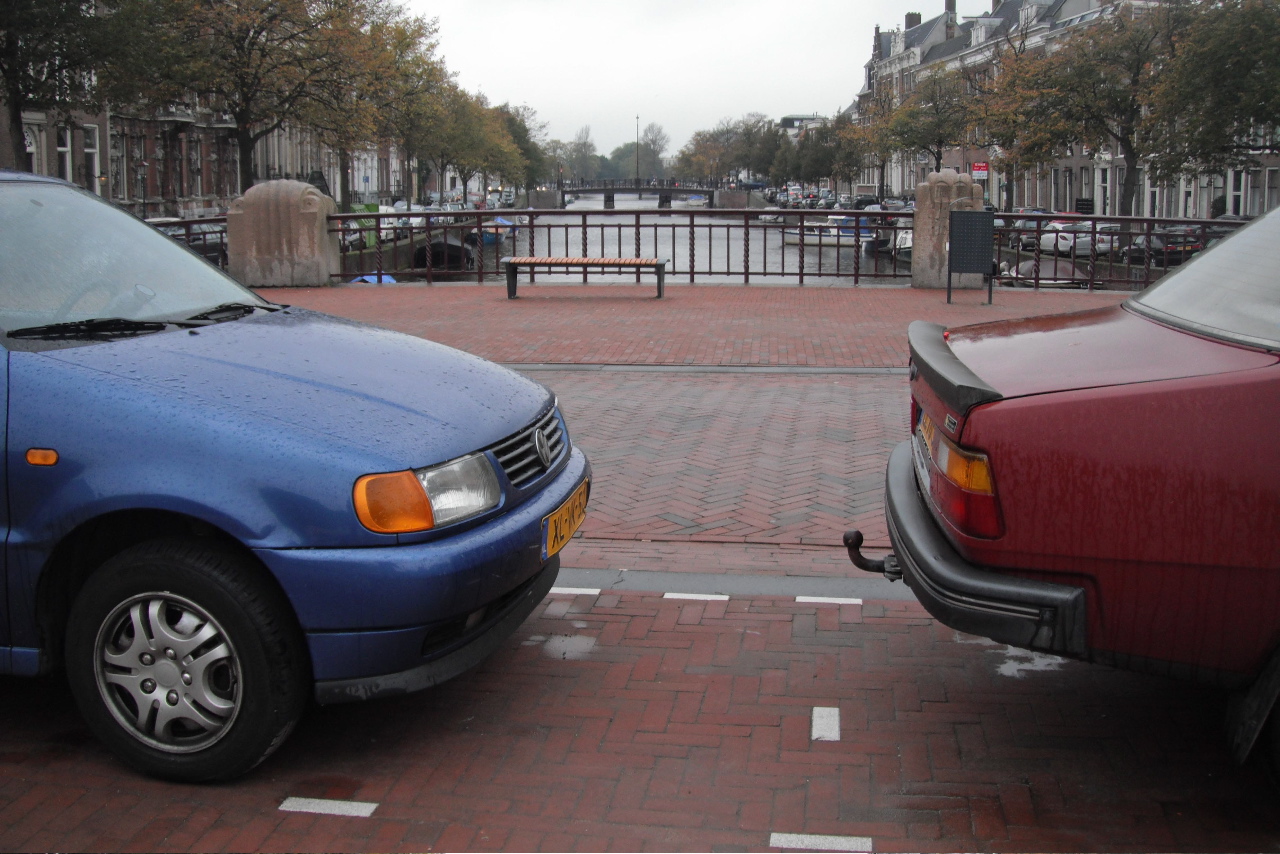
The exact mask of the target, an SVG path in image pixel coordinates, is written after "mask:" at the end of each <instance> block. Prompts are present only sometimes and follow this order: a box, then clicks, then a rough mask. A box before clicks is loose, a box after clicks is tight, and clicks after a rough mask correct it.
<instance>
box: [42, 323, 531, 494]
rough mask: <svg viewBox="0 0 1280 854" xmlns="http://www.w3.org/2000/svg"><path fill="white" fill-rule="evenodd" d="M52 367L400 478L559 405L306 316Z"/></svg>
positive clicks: (510, 381) (452, 353) (456, 359)
mask: <svg viewBox="0 0 1280 854" xmlns="http://www.w3.org/2000/svg"><path fill="white" fill-rule="evenodd" d="M44 355H46V356H49V357H50V358H53V359H59V360H62V361H66V362H70V363H74V364H77V365H80V366H82V367H85V368H90V369H93V370H97V371H102V372H104V373H107V374H111V375H113V376H115V377H118V378H120V379H122V380H126V381H131V382H138V383H145V384H148V385H152V386H156V387H160V388H163V389H165V390H166V391H168V392H170V393H172V394H174V395H175V396H183V397H185V398H186V399H188V400H190V401H192V403H193V404H196V405H200V406H202V407H204V408H207V410H208V411H209V413H210V415H211V416H215V417H228V418H235V417H241V418H256V419H266V420H272V421H276V422H279V423H280V424H281V426H282V427H289V428H294V429H300V430H306V431H310V432H312V433H318V434H323V435H325V436H328V437H330V438H332V439H334V440H336V441H339V442H341V443H343V444H344V445H346V446H348V447H351V448H359V449H361V450H362V451H363V452H365V453H368V454H372V455H376V456H379V457H384V458H385V459H386V461H387V464H388V467H389V469H393V468H396V467H401V466H403V467H408V466H413V467H417V466H423V465H431V464H434V463H438V462H443V461H445V460H448V459H453V458H455V457H458V456H461V455H463V454H467V453H470V452H472V451H475V450H478V449H480V448H483V447H486V446H488V445H490V444H493V443H494V442H496V441H498V440H500V439H503V438H506V437H507V436H509V435H511V434H512V433H515V432H516V431H517V430H519V429H520V428H522V427H524V426H525V425H527V424H528V423H529V422H530V421H532V420H533V419H534V418H535V417H536V416H537V415H538V414H539V413H541V412H542V411H543V410H544V409H545V408H546V407H548V406H549V405H550V404H551V400H552V397H551V393H550V392H549V391H548V390H547V389H546V388H544V387H543V386H541V385H539V384H537V383H535V382H533V381H532V380H528V379H526V378H524V377H522V376H520V375H519V374H517V373H515V372H514V371H510V370H508V369H506V368H503V367H501V366H499V365H496V364H494V363H492V362H488V361H486V360H484V359H480V358H478V357H476V356H472V355H469V354H467V353H463V352H462V351H460V350H455V349H453V348H451V347H446V346H444V345H442V344H436V343H434V342H431V341H426V340H423V339H421V338H414V337H412V336H409V335H404V334H401V333H398V332H391V331H388V330H385V329H379V328H376V327H372V326H367V325H364V324H361V323H356V322H354V321H349V320H343V319H341V318H335V317H330V316H328V315H324V314H319V313H317V312H312V311H307V310H303V309H296V308H291V309H286V310H283V311H277V312H274V313H272V314H269V315H260V316H256V317H248V318H244V319H242V320H236V321H230V322H226V323H220V324H216V325H212V326H207V327H201V328H199V329H197V330H193V331H173V332H164V333H158V334H153V335H147V336H143V337H139V338H136V339H132V340H127V341H115V342H111V343H106V344H99V345H93V346H86V347H76V348H72V349H66V350H53V351H46V352H45V354H44ZM197 402H198V404H197Z"/></svg>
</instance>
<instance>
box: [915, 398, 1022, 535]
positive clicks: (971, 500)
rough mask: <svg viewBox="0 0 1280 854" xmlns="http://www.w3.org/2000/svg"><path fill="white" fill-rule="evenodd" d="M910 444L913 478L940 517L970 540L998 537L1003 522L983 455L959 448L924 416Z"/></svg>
mask: <svg viewBox="0 0 1280 854" xmlns="http://www.w3.org/2000/svg"><path fill="white" fill-rule="evenodd" d="M913 444H914V446H915V451H914V453H915V461H916V476H917V479H918V480H919V481H920V486H921V488H922V489H927V490H928V492H929V496H930V498H931V499H932V500H933V505H934V507H936V508H937V510H938V512H939V513H940V514H942V516H943V518H945V519H946V520H947V521H948V522H950V523H951V524H952V525H954V526H955V527H956V529H957V530H958V531H960V532H961V533H963V534H967V535H968V536H971V537H983V538H985V539H995V538H996V537H999V536H1001V535H1002V534H1003V533H1004V522H1003V520H1002V519H1001V516H1000V502H999V500H998V499H997V498H996V488H995V480H994V479H993V478H992V476H991V463H990V462H989V461H988V460H987V456H986V455H985V454H979V453H976V452H974V451H967V450H965V449H964V448H961V447H960V446H959V445H957V444H956V443H955V442H952V441H951V440H950V439H948V438H947V437H946V436H943V435H942V434H941V433H940V432H938V429H937V427H936V426H935V425H934V423H933V420H932V419H930V418H929V416H928V415H924V414H922V415H921V416H920V422H919V425H918V427H917V428H916V435H915V439H914V442H913Z"/></svg>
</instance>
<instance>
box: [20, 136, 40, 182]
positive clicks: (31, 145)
mask: <svg viewBox="0 0 1280 854" xmlns="http://www.w3.org/2000/svg"><path fill="white" fill-rule="evenodd" d="M22 140H23V142H25V143H26V148H27V171H28V172H32V173H34V174H36V175H43V174H44V146H43V145H41V143H42V142H43V141H44V128H43V127H40V126H39V125H23V126H22Z"/></svg>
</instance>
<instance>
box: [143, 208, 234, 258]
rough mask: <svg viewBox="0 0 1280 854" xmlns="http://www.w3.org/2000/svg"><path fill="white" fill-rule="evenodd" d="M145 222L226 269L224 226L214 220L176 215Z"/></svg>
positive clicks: (154, 218) (225, 233)
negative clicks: (203, 220) (198, 220)
mask: <svg viewBox="0 0 1280 854" xmlns="http://www.w3.org/2000/svg"><path fill="white" fill-rule="evenodd" d="M147 223H148V224H150V225H153V226H155V227H156V228H158V229H160V231H161V233H163V234H166V235H168V236H169V237H172V238H173V239H174V240H176V241H178V242H179V243H185V244H186V245H187V246H189V247H191V251H192V252H195V253H196V254H197V255H199V256H200V257H201V258H204V259H205V260H206V261H209V262H210V263H212V264H215V265H217V266H218V267H222V268H223V269H226V266H227V229H226V226H224V225H219V224H218V223H214V222H188V221H187V220H183V219H180V218H178V217H151V218H149V219H147Z"/></svg>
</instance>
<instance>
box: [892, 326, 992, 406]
mask: <svg viewBox="0 0 1280 854" xmlns="http://www.w3.org/2000/svg"><path fill="white" fill-rule="evenodd" d="M945 332H946V328H945V327H943V326H941V325H939V324H937V323H928V322H926V321H923V320H916V321H913V322H912V323H911V325H910V326H908V327H907V343H908V344H909V345H910V346H911V364H912V366H913V368H914V370H915V371H919V372H920V375H921V376H923V377H924V381H925V382H927V383H928V384H929V387H930V388H932V389H933V390H934V393H936V394H937V395H938V397H939V398H940V399H941V400H942V402H943V403H945V404H946V405H947V406H948V407H950V408H951V409H952V410H954V411H955V412H957V413H959V414H960V415H963V414H964V413H966V412H968V411H969V410H970V409H972V408H973V407H975V406H978V405H979V404H983V403H990V402H991V401H993V400H1002V399H1003V398H1004V395H1002V394H1001V393H1000V392H998V391H996V390H995V389H994V388H992V387H991V386H989V385H987V384H986V383H985V382H983V380H982V378H981V377H979V376H978V375H977V374H975V373H974V372H973V371H971V370H970V369H969V366H968V365H966V364H965V363H964V362H962V361H960V360H959V359H958V358H957V357H956V354H955V353H954V352H952V350H951V345H950V344H948V343H947V339H946V338H945V337H943V336H944V333H945ZM912 375H913V376H914V375H915V374H914V371H913V374H912Z"/></svg>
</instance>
